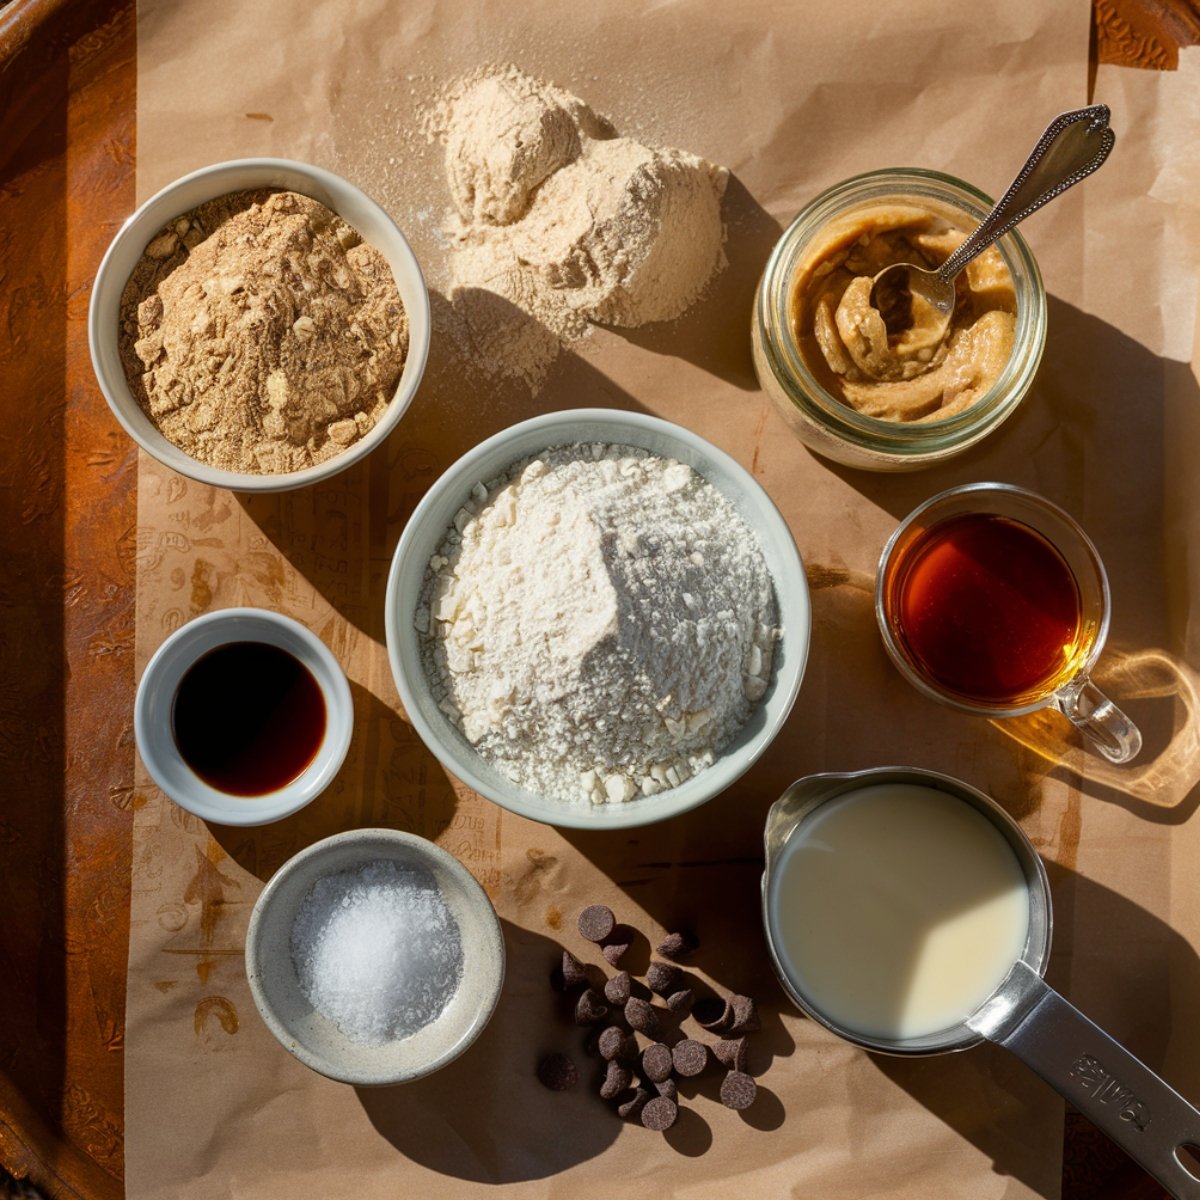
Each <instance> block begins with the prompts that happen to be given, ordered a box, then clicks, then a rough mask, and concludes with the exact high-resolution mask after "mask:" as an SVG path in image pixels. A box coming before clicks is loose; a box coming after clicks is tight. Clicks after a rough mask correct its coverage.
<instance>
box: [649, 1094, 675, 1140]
mask: <svg viewBox="0 0 1200 1200" xmlns="http://www.w3.org/2000/svg"><path fill="white" fill-rule="evenodd" d="M677 1116H679V1108H678V1106H677V1105H676V1103H675V1101H674V1100H668V1099H667V1098H666V1096H655V1097H654V1099H653V1100H647V1101H646V1104H645V1107H643V1109H642V1124H643V1125H645V1127H646V1128H647V1129H655V1130H657V1131H658V1132H659V1133H663V1132H665V1131H666V1130H668V1129H670V1128H671V1126H672V1125H674V1124H675V1118H676V1117H677Z"/></svg>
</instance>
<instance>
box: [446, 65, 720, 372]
mask: <svg viewBox="0 0 1200 1200" xmlns="http://www.w3.org/2000/svg"><path fill="white" fill-rule="evenodd" d="M428 126H429V135H430V136H431V137H434V138H437V139H438V140H441V141H443V142H444V143H445V148H446V178H447V182H448V184H449V186H450V192H451V196H452V198H453V201H454V212H453V214H452V215H451V217H450V219H449V223H448V226H447V235H448V237H449V238H450V243H451V247H452V252H451V260H450V265H451V292H450V296H451V300H452V301H453V303H454V310H455V312H456V314H457V315H458V317H459V318H460V321H461V327H460V328H459V329H457V330H456V334H457V337H458V340H459V341H460V343H461V344H462V346H463V348H464V349H465V350H466V351H467V352H468V353H469V354H470V356H471V358H472V360H473V361H474V362H475V363H476V364H477V365H478V366H480V367H481V368H482V369H483V370H485V371H486V372H488V373H490V374H493V375H502V376H509V377H516V378H520V379H523V380H524V381H525V382H526V383H528V384H529V385H530V386H531V387H533V388H536V387H537V386H538V385H539V384H540V383H541V380H542V378H543V377H544V376H545V373H546V370H547V368H548V367H549V365H550V363H551V362H552V361H553V359H554V357H555V356H556V355H557V353H558V350H559V346H560V344H561V341H562V340H570V339H573V338H578V337H580V336H582V335H583V334H585V333H586V332H587V331H588V329H589V327H590V324H589V323H591V322H598V323H601V324H609V325H620V326H638V325H644V324H646V323H648V322H651V321H666V320H672V319H673V318H675V317H678V316H680V315H682V313H683V312H684V311H685V310H686V309H687V308H689V307H690V306H691V304H692V303H693V302H694V301H695V300H696V299H697V298H698V297H699V296H700V294H701V293H702V292H703V291H704V289H705V287H706V286H707V284H708V282H709V280H710V279H711V277H712V276H713V275H714V274H715V273H716V272H717V271H718V270H720V268H721V267H723V266H724V265H725V254H724V250H723V248H722V242H723V238H724V231H723V228H722V225H721V197H722V195H723V193H724V191H725V184H726V181H727V178H728V172H727V171H726V170H725V169H724V168H723V167H717V166H714V165H713V164H712V163H709V162H705V161H704V160H703V159H700V158H697V157H696V156H695V155H692V154H685V153H684V152H683V151H680V150H669V149H668V150H656V149H651V148H650V147H648V146H644V145H642V144H641V143H640V142H637V141H634V140H633V139H632V138H623V137H617V136H616V134H615V132H614V130H613V129H612V127H611V126H610V125H608V124H607V122H605V121H604V120H602V119H601V118H600V117H598V116H597V115H596V114H595V113H594V112H593V111H592V110H591V109H590V108H589V107H588V106H587V105H586V104H585V103H584V102H583V101H582V100H580V99H579V98H578V97H576V96H572V95H570V94H569V93H567V92H564V91H562V90H561V89H559V88H556V87H554V86H553V85H551V84H547V83H543V82H542V81H540V80H537V79H533V78H531V77H530V76H528V75H525V74H524V73H522V72H521V71H519V70H518V69H517V68H516V67H513V66H504V67H491V68H486V69H484V70H482V71H479V72H476V73H475V74H473V75H469V76H467V77H466V78H465V79H463V80H461V81H460V82H459V83H458V84H456V85H455V86H454V87H453V88H452V89H451V90H450V92H449V93H448V94H447V95H446V97H445V98H444V99H443V100H442V101H441V103H440V104H439V105H438V106H437V108H436V110H435V111H434V113H433V114H432V115H431V116H430V118H429V121H428Z"/></svg>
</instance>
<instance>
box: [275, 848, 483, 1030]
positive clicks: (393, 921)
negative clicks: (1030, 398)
mask: <svg viewBox="0 0 1200 1200" xmlns="http://www.w3.org/2000/svg"><path fill="white" fill-rule="evenodd" d="M291 954H292V963H293V965H294V966H295V968H296V976H297V979H298V981H299V984H300V990H301V992H302V993H303V994H304V996H305V998H306V999H307V1000H308V1001H309V1003H310V1004H312V1006H313V1008H315V1009H316V1010H317V1011H318V1012H319V1013H321V1014H322V1015H323V1016H325V1017H328V1018H329V1020H331V1021H333V1022H334V1023H335V1024H336V1025H337V1026H338V1028H339V1029H341V1031H342V1032H343V1033H344V1034H345V1035H346V1036H347V1037H348V1038H350V1039H351V1040H352V1041H356V1042H364V1043H367V1044H368V1045H376V1046H378V1045H383V1044H384V1043H385V1042H388V1041H394V1040H399V1039H402V1038H406V1037H411V1036H412V1035H413V1034H415V1033H417V1032H418V1031H419V1030H421V1029H423V1028H424V1027H425V1026H426V1025H428V1024H430V1022H432V1021H435V1020H436V1019H437V1018H438V1017H439V1016H440V1015H441V1013H442V1012H443V1011H444V1010H445V1008H446V1006H447V1005H448V1004H449V1003H450V1001H451V999H452V998H453V997H454V994H455V992H456V991H457V990H458V987H459V984H460V982H461V981H462V974H463V950H462V937H461V934H460V932H459V927H458V922H457V921H456V920H455V919H454V916H453V914H452V913H451V912H450V910H449V909H448V908H447V907H446V902H445V900H444V899H443V897H442V894H441V891H440V890H439V889H438V886H437V882H436V880H435V879H434V877H433V875H432V874H431V873H430V872H429V871H428V870H427V869H425V868H424V867H420V866H413V865H408V864H401V863H395V862H390V861H387V860H381V861H378V862H371V863H367V864H365V865H363V866H362V867H359V868H358V869H357V870H354V871H343V872H340V873H338V874H336V875H326V876H324V877H323V878H321V879H318V880H317V882H316V883H315V884H313V886H312V888H311V889H310V890H309V893H308V895H307V896H306V897H305V898H304V902H303V903H302V904H301V906H300V909H299V911H298V912H297V913H296V917H295V920H294V921H293V923H292V934H291Z"/></svg>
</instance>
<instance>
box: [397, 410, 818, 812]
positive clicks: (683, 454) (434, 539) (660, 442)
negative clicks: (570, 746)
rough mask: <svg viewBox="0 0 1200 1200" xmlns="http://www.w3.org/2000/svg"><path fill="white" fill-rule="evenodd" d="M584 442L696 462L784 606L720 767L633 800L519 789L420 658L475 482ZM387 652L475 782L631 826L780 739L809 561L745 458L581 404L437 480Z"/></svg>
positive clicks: (797, 657) (401, 555) (408, 701)
mask: <svg viewBox="0 0 1200 1200" xmlns="http://www.w3.org/2000/svg"><path fill="white" fill-rule="evenodd" d="M576 442H603V443H606V444H609V445H625V446H638V447H641V448H642V449H644V450H649V451H650V452H651V453H652V454H658V455H661V456H662V457H664V458H673V459H676V460H677V461H679V462H682V463H686V464H687V465H688V466H690V467H692V468H693V469H694V470H695V471H697V472H698V473H699V474H700V475H702V476H704V478H705V479H707V480H708V482H709V483H711V484H712V485H713V486H714V487H715V488H717V490H718V491H720V492H721V493H722V495H724V496H725V497H726V499H728V500H729V501H730V503H731V504H732V505H733V507H734V508H735V509H736V510H737V512H738V513H739V515H740V516H741V517H742V518H743V520H745V522H746V524H747V525H749V526H750V528H751V529H752V530H754V532H755V533H756V534H757V535H758V539H759V544H760V545H761V547H762V552H763V557H764V559H765V560H766V564H767V567H768V569H769V570H770V572H771V577H772V579H773V580H774V583H775V597H776V603H777V605H778V608H779V618H780V624H781V625H782V626H783V637H782V639H781V640H780V642H779V644H778V647H777V649H776V653H775V661H774V666H773V669H772V676H771V685H770V687H769V688H768V690H767V693H766V695H765V696H764V697H763V698H762V699H761V700H760V701H759V702H758V703H757V704H756V705H755V706H754V709H753V711H752V712H751V714H750V718H749V720H748V721H747V722H746V724H745V725H744V726H743V727H742V728H741V730H739V732H738V735H737V737H736V738H735V739H734V740H733V742H732V743H731V744H730V745H728V746H727V747H726V748H725V750H724V751H722V753H721V755H720V756H719V757H718V758H717V761H716V762H715V763H713V765H712V766H711V767H708V768H706V769H705V770H703V771H701V772H699V773H698V774H696V775H693V776H692V778H691V779H688V780H687V781H686V782H684V783H681V784H680V785H679V786H678V787H674V788H670V789H668V790H667V791H663V792H659V793H658V794H657V795H654V796H642V797H639V798H637V799H635V800H629V801H627V802H625V803H623V804H589V803H587V802H586V801H566V800H557V799H554V798H553V797H549V796H543V795H539V794H537V793H535V792H531V791H528V790H527V789H525V788H522V787H519V786H518V785H517V784H515V783H513V782H512V781H511V780H510V779H508V778H507V777H505V776H504V775H502V774H501V773H500V772H499V771H497V770H496V769H495V768H494V767H492V766H491V765H489V764H488V763H487V762H485V761H484V760H483V759H482V758H481V757H480V755H479V754H478V753H477V752H476V751H475V749H474V747H473V746H471V744H470V743H469V742H468V741H467V740H466V738H465V737H464V736H463V735H462V733H461V732H460V731H459V729H458V728H457V727H456V726H455V725H454V724H453V722H451V721H450V720H449V718H448V717H447V716H446V714H445V713H443V712H442V711H441V709H440V708H439V707H438V706H437V703H436V702H435V701H434V699H433V694H432V692H431V690H430V687H429V682H428V680H427V678H426V675H425V670H424V666H423V664H422V661H421V644H420V635H419V634H418V633H417V630H416V627H415V626H414V624H413V614H414V613H415V612H416V610H417V605H418V603H419V599H420V594H421V587H422V583H423V581H424V578H425V570H426V567H427V566H428V564H429V559H430V557H431V556H432V555H433V554H434V553H435V552H436V551H437V548H438V547H439V546H440V545H441V544H442V542H443V540H444V539H445V536H446V530H447V529H449V528H450V525H451V524H452V522H453V520H454V514H455V513H457V512H458V510H459V509H460V508H461V507H462V506H463V503H464V502H465V501H466V500H467V499H468V498H469V497H470V493H471V488H472V487H473V486H474V485H475V484H476V483H480V482H486V481H487V480H491V479H495V478H497V477H498V476H500V475H503V474H504V472H505V471H506V470H507V469H508V468H509V467H510V466H511V465H512V464H514V463H516V462H518V461H519V460H520V459H522V458H526V457H528V456H529V455H531V454H537V453H540V452H541V451H543V450H546V449H549V448H551V447H554V446H563V445H572V444H574V443H576ZM384 628H385V630H386V633H387V646H388V658H389V660H390V662H391V665H392V674H393V675H394V676H395V678H396V686H397V687H398V688H399V690H400V698H401V700H402V701H403V703H404V710H405V712H406V713H407V714H408V718H409V720H410V721H411V722H412V724H413V728H414V729H415V730H416V731H417V733H418V735H419V736H420V738H421V740H422V741H423V742H424V743H425V745H426V746H428V747H429V749H430V750H431V751H432V752H433V753H434V754H435V755H436V756H437V758H438V759H439V761H440V762H441V763H442V765H443V766H444V767H446V769H447V770H449V771H451V772H452V773H453V774H454V775H456V776H457V777H458V778H459V779H461V780H462V781H463V782H464V783H466V784H467V785H468V786H469V787H471V788H473V789H474V790H475V791H477V792H479V793H480V795H483V796H486V797H487V798H488V799H489V800H493V801H495V802H496V803H497V804H499V805H502V806H503V807H504V808H507V809H509V810H510V811H511V812H515V813H518V814H520V815H521V816H523V817H530V818H532V819H533V820H535V821H543V822H545V823H546V824H547V825H558V826H561V827H563V828H568V829H626V828H629V827H631V826H634V825H648V824H651V823H652V822H654V821H665V820H667V819H668V818H670V817H675V816H678V815H679V814H680V813H684V812H687V811H688V810H689V809H692V808H696V807H697V806H698V805H701V804H703V803H704V802H705V801H707V800H711V799H712V797H713V796H715V795H717V794H718V793H719V792H722V791H724V790H725V789H726V788H727V787H728V786H729V785H730V784H731V783H733V782H734V780H736V779H738V778H739V777H740V776H741V775H743V774H744V773H745V772H746V771H747V770H749V768H750V766H751V765H752V764H753V763H754V762H755V761H757V759H758V758H759V756H760V755H761V754H762V753H763V752H764V751H765V750H766V748H767V747H768V746H769V745H770V744H771V741H772V740H773V739H774V737H775V735H776V734H777V733H778V732H779V730H780V729H781V728H783V723H784V721H786V720H787V717H788V714H789V713H790V712H791V710H792V705H793V703H794V702H795V699H796V695H797V693H798V692H799V690H800V680H801V678H802V677H803V675H804V664H805V661H806V659H807V657H808V644H809V634H810V628H811V611H810V607H809V595H808V581H807V579H806V578H805V575H804V565H803V563H802V562H801V561H800V553H799V551H798V550H797V549H796V543H795V541H794V539H793V538H792V534H791V530H789V529H788V526H787V522H786V521H785V520H784V519H783V517H782V516H781V515H780V512H779V510H778V509H777V508H776V507H775V505H774V504H773V503H772V501H771V498H770V497H769V496H768V495H767V493H766V492H765V491H763V489H762V488H761V487H760V486H759V484H758V483H757V482H756V481H755V480H754V478H753V476H751V475H750V473H749V472H748V471H746V470H745V469H744V468H743V467H742V466H741V465H739V464H738V463H737V462H735V461H734V460H733V459H732V458H730V457H729V455H728V454H726V453H724V452H723V451H721V450H718V449H717V448H716V447H715V446H713V445H711V444H710V443H709V442H706V441H705V440H704V439H703V438H701V437H698V436H697V435H696V434H694V433H692V432H690V431H689V430H687V429H683V428H682V427H681V426H679V425H672V424H671V423H670V422H668V421H662V420H659V419H658V418H657V417H650V416H645V415H643V414H641V413H630V412H620V411H617V410H615V409H604V408H593V409H576V410H573V411H567V412H556V413H547V414H545V415H544V416H540V417H534V418H533V419H532V420H529V421H522V422H521V423H520V424H519V425H514V426H512V427H511V428H510V429H505V430H503V431H501V432H500V433H498V434H496V435H495V436H494V437H491V438H489V439H488V440H487V441H485V442H481V443H480V444H479V445H478V446H476V447H475V449H473V450H470V451H468V452H467V453H466V454H465V455H463V457H462V458H460V459H459V460H458V461H457V462H456V463H454V465H453V466H451V467H450V468H449V469H448V470H447V471H446V473H445V474H444V475H442V476H441V478H440V479H438V480H437V481H436V482H435V483H434V484H433V486H432V487H431V488H430V489H429V491H428V492H427V493H426V494H425V496H424V498H423V499H422V500H421V502H420V504H418V505H417V508H416V510H415V511H414V513H413V515H412V517H411V518H410V519H409V522H408V524H407V525H406V526H405V528H404V533H403V534H402V535H401V537H400V543H399V545H398V546H397V547H396V553H395V556H394V557H393V559H392V567H391V571H390V573H389V575H388V586H387V600H386V608H385V611H384Z"/></svg>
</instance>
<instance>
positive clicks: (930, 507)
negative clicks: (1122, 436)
mask: <svg viewBox="0 0 1200 1200" xmlns="http://www.w3.org/2000/svg"><path fill="white" fill-rule="evenodd" d="M875 615H876V617H877V619H878V621H879V629H880V632H881V633H882V634H883V643H884V645H885V646H886V647H887V651H888V653H889V654H890V655H891V658H892V661H893V662H894V663H895V664H896V666H897V667H898V668H899V669H900V673H901V674H902V675H904V677H905V678H906V679H907V680H908V681H909V682H910V683H911V684H912V685H913V686H914V687H915V688H917V690H918V691H921V692H924V693H925V695H927V696H930V697H932V698H933V699H935V700H940V701H942V702H943V703H944V704H949V705H950V706H952V707H954V708H957V709H961V710H962V711H964V712H970V713H977V714H980V715H983V716H989V717H1017V716H1022V715H1024V714H1026V713H1031V712H1035V711H1036V710H1038V709H1042V708H1050V707H1053V708H1057V709H1058V710H1059V711H1060V712H1061V713H1063V715H1064V716H1066V717H1067V718H1068V719H1069V720H1070V721H1071V722H1072V723H1073V724H1074V725H1075V726H1076V727H1077V728H1078V729H1079V730H1080V731H1081V732H1082V733H1083V734H1084V736H1085V737H1086V738H1087V739H1088V740H1089V741H1090V742H1091V743H1092V745H1093V746H1094V747H1095V749H1096V750H1097V751H1099V753H1100V754H1102V755H1103V756H1104V757H1105V758H1107V759H1108V760H1109V761H1110V762H1114V763H1123V762H1128V761H1129V760H1130V759H1131V758H1133V757H1134V756H1135V755H1136V754H1137V753H1138V751H1139V750H1140V749H1141V746H1142V735H1141V734H1140V733H1139V732H1138V729H1137V726H1136V725H1134V724H1133V722H1132V721H1130V720H1129V718H1128V717H1127V716H1126V715H1125V714H1124V713H1123V712H1121V710H1120V709H1119V708H1117V706H1116V705H1115V704H1113V702H1112V701H1111V700H1109V699H1108V697H1107V696H1105V695H1104V694H1103V692H1101V691H1100V689H1099V688H1097V687H1096V685H1095V684H1094V683H1092V680H1091V672H1092V668H1093V667H1094V665H1095V663H1096V660H1097V659H1098V658H1099V656H1100V651H1101V650H1102V649H1103V647H1104V639H1105V636H1106V635H1107V633H1108V621H1109V591H1108V578H1107V576H1106V575H1105V573H1104V566H1103V564H1102V563H1101V561H1100V556H1099V555H1098V554H1097V553H1096V548H1095V546H1093V545H1092V543H1091V541H1090V540H1089V538H1088V536H1087V534H1085V533H1084V532H1083V530H1082V529H1081V528H1080V527H1079V526H1078V525H1077V524H1076V522H1075V521H1074V520H1073V519H1072V518H1071V517H1070V516H1069V515H1068V514H1067V513H1065V512H1064V511H1063V510H1062V509H1061V508H1059V507H1058V506H1057V505H1055V504H1051V503H1050V501H1048V500H1045V499H1043V498H1042V497H1041V496H1038V495H1036V494H1035V493H1034V492H1030V491H1027V490H1026V489H1024V488H1020V487H1016V486H1014V485H1012V484H1006V483H972V484H967V485H966V486H964V487H957V488H951V489H950V490H949V491H945V492H942V493H940V494H939V495H937V496H934V497H933V499H931V500H927V501H926V502H925V503H924V504H922V505H921V506H920V507H919V508H917V509H916V510H915V511H914V512H912V513H910V514H909V516H908V517H907V518H906V519H905V520H904V521H903V522H901V524H900V526H899V528H898V529H897V530H896V531H895V533H893V534H892V536H891V538H890V539H889V540H888V543H887V545H886V546H885V547H884V549H883V554H882V556H881V557H880V560H879V572H878V575H877V577H876V581H875Z"/></svg>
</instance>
